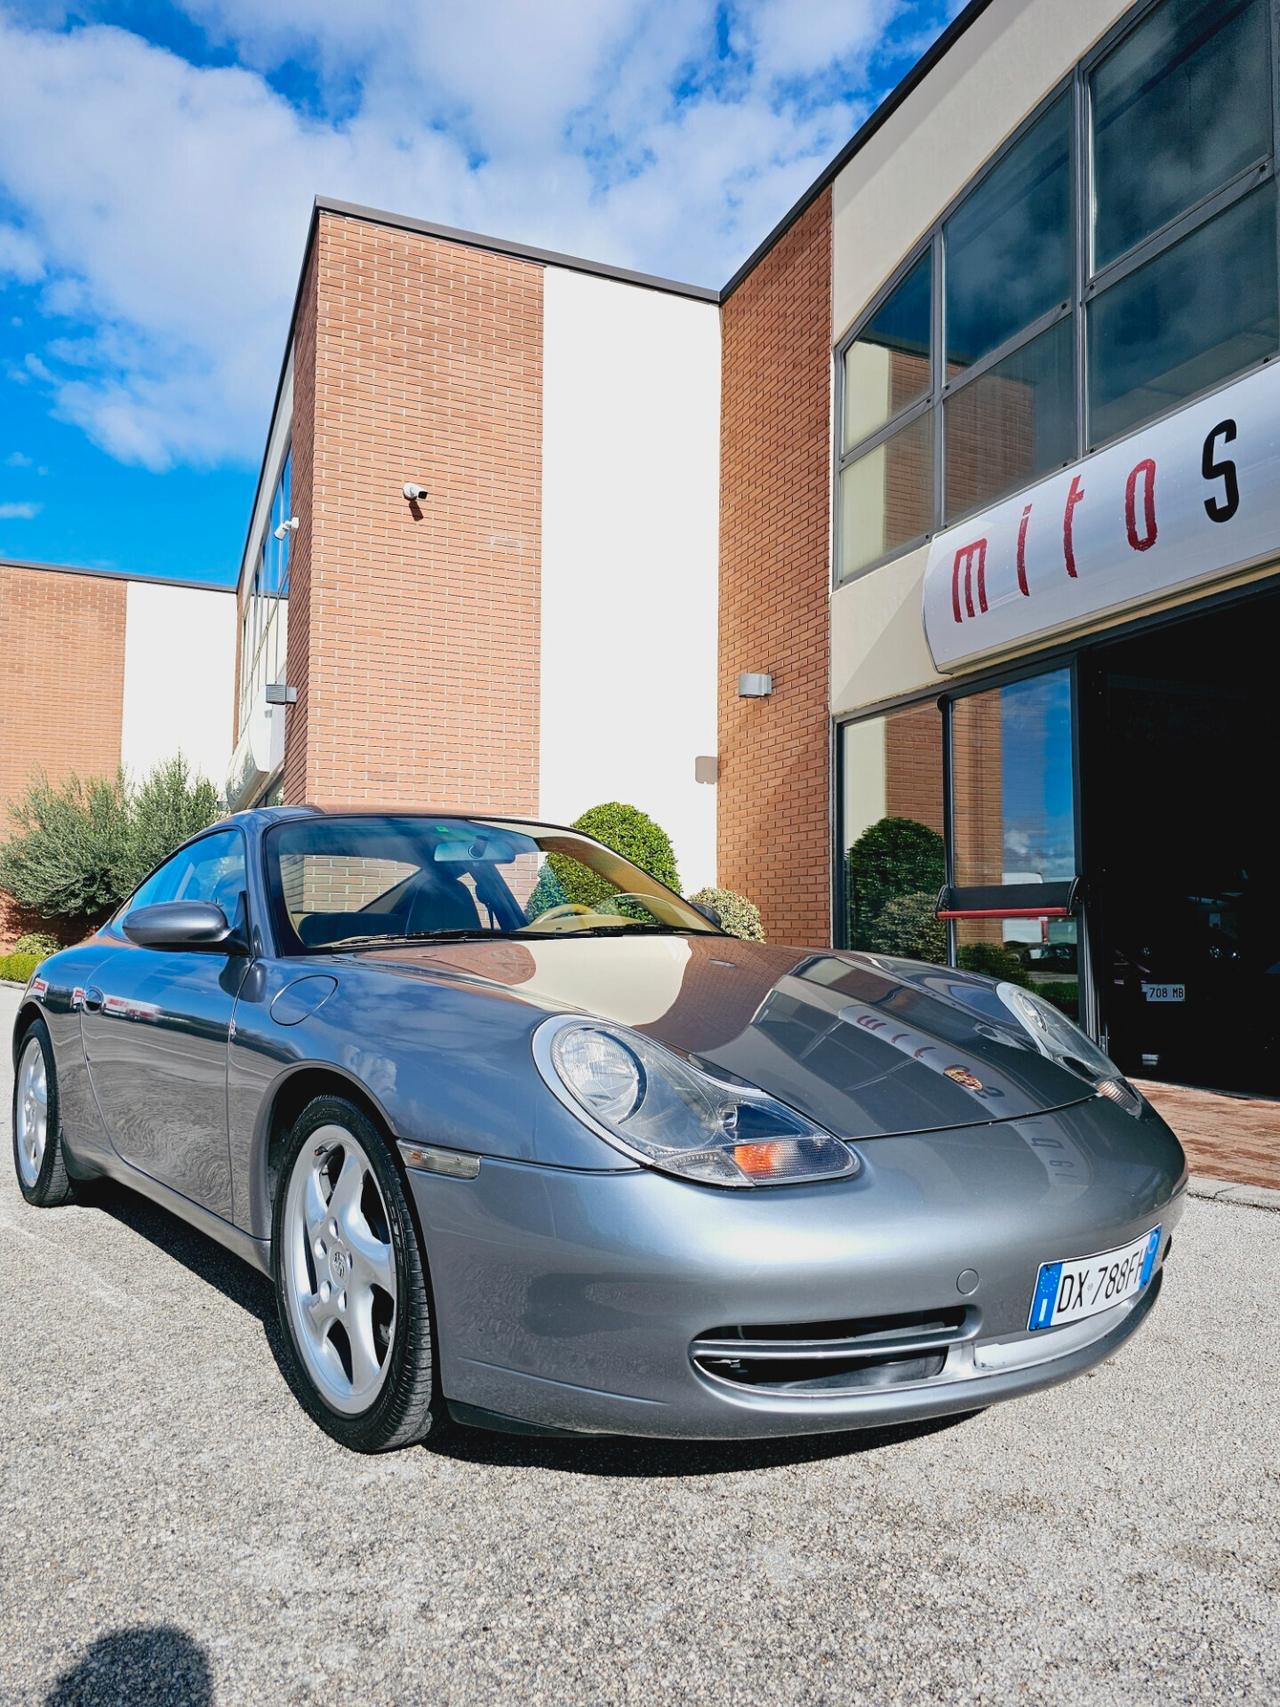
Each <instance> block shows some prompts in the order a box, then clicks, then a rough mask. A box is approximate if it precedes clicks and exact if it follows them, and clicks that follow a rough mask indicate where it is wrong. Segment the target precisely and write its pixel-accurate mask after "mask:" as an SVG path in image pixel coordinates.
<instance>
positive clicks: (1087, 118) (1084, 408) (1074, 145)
mask: <svg viewBox="0 0 1280 1707" xmlns="http://www.w3.org/2000/svg"><path fill="white" fill-rule="evenodd" d="M1162 4H1164V0H1139V3H1138V4H1137V5H1135V6H1133V7H1131V8H1130V9H1129V10H1128V11H1127V12H1125V14H1124V15H1123V16H1122V17H1120V18H1118V19H1117V20H1116V22H1115V23H1114V24H1113V25H1112V26H1111V28H1110V29H1109V30H1107V31H1106V32H1105V33H1104V34H1103V35H1102V36H1101V37H1100V38H1099V39H1098V41H1096V42H1095V43H1094V45H1093V47H1092V48H1090V50H1089V52H1088V53H1087V54H1085V55H1084V57H1083V58H1081V59H1079V60H1078V61H1077V62H1076V63H1075V65H1074V66H1073V67H1072V68H1071V70H1070V71H1068V72H1067V73H1066V74H1065V75H1064V76H1063V77H1061V78H1059V80H1058V81H1057V82H1056V83H1055V84H1054V85H1053V87H1052V88H1051V89H1049V90H1048V91H1047V92H1046V94H1045V95H1044V97H1043V98H1042V99H1041V100H1040V101H1039V102H1038V103H1037V104H1036V106H1035V107H1034V108H1033V109H1032V110H1031V111H1030V112H1029V113H1028V114H1027V116H1026V117H1025V118H1024V119H1023V120H1022V122H1021V124H1019V125H1018V126H1017V128H1016V129H1015V130H1013V131H1011V132H1010V134H1009V135H1008V136H1007V137H1005V138H1004V140H1003V141H1002V142H1001V144H1000V146H999V147H998V148H997V149H995V150H994V152H993V153H992V154H991V155H990V157H989V158H988V159H987V160H986V161H985V162H984V163H983V165H982V167H981V169H980V170H979V171H978V172H976V173H975V174H974V175H973V177H971V178H970V179H969V180H968V182H967V183H966V184H965V185H964V186H963V188H962V189H961V190H960V191H959V192H958V194H956V195H955V196H953V197H952V199H951V200H950V201H949V202H948V203H947V205H946V206H945V207H944V208H943V209H942V210H941V212H940V213H939V214H938V215H937V216H936V218H935V219H934V220H933V221H932V222H931V224H930V226H929V227H928V229H927V231H925V232H924V233H923V234H922V236H921V237H920V238H919V240H918V241H917V242H916V243H914V244H913V245H912V246H911V248H910V250H909V251H908V253H907V255H906V257H905V258H904V259H903V260H902V261H901V262H900V263H899V264H898V266H896V267H895V268H894V270H893V272H892V273H890V275H889V276H888V278H887V279H886V280H885V282H884V284H883V285H882V286H881V287H880V289H879V290H878V291H877V292H876V293H875V295H874V296H873V297H872V298H871V300H870V301H869V303H868V304H867V306H866V308H864V309H863V311H862V312H861V313H860V314H859V315H858V316H857V317H856V319H855V320H854V321H853V322H852V323H851V324H850V326H849V327H848V329H847V330H846V331H845V332H844V333H843V334H842V335H841V337H840V338H838V339H837V340H836V343H835V346H834V351H833V357H834V364H835V373H834V378H833V396H834V411H833V428H834V431H833V455H832V459H831V460H832V485H831V541H832V544H831V587H832V590H833V591H834V590H835V589H836V588H839V587H844V586H851V585H852V584H853V583H855V582H856V581H860V580H861V579H862V578H863V576H864V575H870V574H873V573H874V572H875V571H876V570H877V569H880V568H883V567H884V565H885V564H887V563H891V562H893V561H895V560H896V559H898V558H900V557H904V556H906V555H907V554H908V553H909V552H912V551H918V550H919V549H920V547H921V546H922V545H926V544H928V542H929V541H930V540H931V539H932V538H933V537H934V536H935V534H938V533H940V532H943V531H944V530H945V529H947V528H950V527H954V526H956V525H958V524H959V523H960V522H962V521H964V520H965V518H966V517H967V516H971V515H975V514H979V513H980V512H981V511H982V510H984V509H987V508H989V507H990V504H992V503H1003V502H1006V501H1007V500H1008V499H1009V498H1012V497H1014V496H1015V495H1016V493H1017V492H1018V491H1020V490H1025V487H1026V486H1028V485H1033V484H1034V483H1035V481H1034V480H1033V481H1028V482H1026V483H1025V485H1024V486H1023V487H1014V488H1012V489H1011V490H1010V491H1009V492H1008V493H1006V494H1004V495H1003V497H1001V498H998V499H991V500H988V501H987V502H984V503H981V504H977V505H974V506H972V507H971V508H970V509H967V510H964V511H959V512H957V513H956V514H955V515H954V516H950V517H948V516H947V515H946V509H945V506H946V463H945V457H946V450H945V443H944V437H945V422H944V416H945V407H944V406H945V404H946V402H947V401H948V399H949V398H951V397H954V396H955V395H956V394H957V393H958V392H959V391H961V390H963V389H964V387H965V386H966V385H969V384H971V383H972V382H973V381H974V380H976V379H979V378H981V377H982V375H983V374H985V373H987V372H988V371H989V370H990V369H991V368H993V367H994V366H996V365H997V363H999V362H1001V361H1004V360H1005V359H1006V358H1007V357H1009V356H1011V355H1014V354H1015V353H1016V352H1017V351H1018V350H1020V349H1022V348H1023V347H1024V346H1025V345H1027V344H1029V343H1031V342H1032V340H1033V339H1034V338H1036V337H1039V336H1040V335H1041V334H1042V333H1044V332H1047V331H1049V330H1050V329H1051V328H1052V327H1053V326H1056V325H1057V324H1058V323H1059V322H1060V321H1062V320H1065V319H1068V318H1070V319H1071V320H1072V328H1071V335H1072V350H1073V369H1074V395H1073V398H1072V402H1073V406H1074V413H1075V434H1074V441H1075V442H1074V445H1073V449H1072V454H1071V455H1070V456H1069V457H1068V458H1067V459H1066V460H1065V461H1064V462H1062V463H1059V464H1058V465H1057V467H1058V468H1069V467H1071V466H1072V465H1073V464H1075V463H1077V462H1079V461H1080V460H1081V459H1082V458H1083V457H1085V456H1088V455H1091V454H1092V453H1093V452H1094V451H1097V450H1102V449H1104V448H1105V447H1106V446H1107V445H1109V444H1114V443H1116V442H1118V441H1119V440H1121V439H1124V438H1127V437H1129V436H1130V434H1131V433H1133V432H1135V431H1138V430H1140V429H1139V428H1133V427H1129V428H1126V429H1125V430H1124V431H1122V432H1120V433H1114V434H1111V435H1110V436H1107V437H1097V438H1094V437H1093V436H1092V434H1091V432H1090V397H1089V353H1088V324H1087V322H1088V315H1089V311H1090V308H1091V306H1092V304H1093V303H1094V302H1095V301H1096V300H1097V298H1098V297H1100V296H1101V295H1103V294H1104V293H1105V292H1106V291H1107V289H1108V288H1109V287H1110V286H1111V285H1113V284H1117V283H1118V282H1119V281H1120V280H1121V279H1123V278H1126V277H1127V276H1128V275H1129V274H1130V273H1133V272H1136V271H1137V270H1138V269H1139V268H1140V267H1143V266H1145V265H1146V264H1147V263H1148V262H1149V261H1153V260H1155V259H1156V258H1157V257H1158V256H1160V255H1163V254H1164V253H1165V252H1166V251H1168V250H1169V249H1172V248H1173V247H1174V245H1175V244H1177V243H1178V242H1180V241H1181V240H1182V238H1184V237H1187V236H1189V235H1190V234H1191V233H1192V232H1193V231H1196V230H1199V229H1200V227H1202V226H1204V225H1207V224H1208V223H1209V222H1210V221H1211V220H1212V219H1214V218H1215V217H1216V216H1217V215H1218V214H1220V213H1224V212H1226V210H1227V209H1228V208H1230V207H1234V206H1235V205H1236V204H1237V203H1238V202H1240V201H1242V200H1243V199H1244V197H1245V196H1247V195H1249V194H1250V193H1251V192H1252V191H1253V190H1255V189H1258V188H1260V187H1261V186H1262V185H1263V184H1266V183H1268V182H1272V181H1275V180H1276V179H1277V176H1278V174H1277V161H1278V159H1280V66H1278V65H1277V50H1278V44H1280V0H1263V4H1264V10H1265V12H1266V15H1267V29H1268V34H1269V46H1270V52H1269V53H1268V56H1267V63H1268V73H1269V76H1270V80H1271V102H1270V108H1271V151H1270V153H1269V154H1268V155H1267V156H1265V157H1264V158H1262V159H1260V160H1256V161H1254V162H1252V163H1250V164H1249V165H1246V166H1244V167H1242V168H1241V169H1240V170H1238V171H1237V172H1236V173H1235V174H1233V176H1232V177H1231V178H1229V179H1228V180H1227V181H1226V182H1225V183H1223V184H1219V185H1218V186H1217V187H1216V188H1215V189H1213V190H1211V191H1208V192H1206V194H1205V195H1203V196H1201V197H1200V198H1199V199H1198V200H1197V201H1195V202H1193V203H1192V204H1191V206H1190V207H1187V208H1184V209H1183V210H1182V212H1181V213H1179V214H1177V215H1176V216H1175V217H1174V218H1173V219H1170V220H1168V221H1166V222H1165V224H1164V225H1162V226H1160V227H1159V228H1158V229H1157V230H1155V231H1153V232H1151V233H1149V234H1148V235H1147V236H1146V237H1144V238H1143V239H1141V241H1140V242H1138V243H1136V244H1134V245H1133V247H1132V248H1130V249H1128V250H1126V251H1125V252H1124V253H1123V254H1121V255H1117V256H1115V257H1114V258H1113V259H1112V260H1111V261H1109V262H1108V263H1107V264H1106V266H1104V267H1102V268H1100V269H1098V270H1097V271H1096V272H1095V271H1094V269H1093V218H1092V200H1093V181H1094V180H1093V158H1092V114H1091V109H1090V79H1091V77H1092V74H1093V72H1094V70H1096V68H1097V66H1098V65H1099V64H1100V63H1101V62H1102V61H1103V60H1104V59H1105V58H1106V57H1107V56H1108V54H1110V53H1111V52H1112V51H1113V50H1114V49H1115V48H1116V47H1118V46H1119V44H1120V43H1121V42H1122V41H1123V40H1124V39H1125V37H1126V36H1128V35H1130V34H1132V32H1133V31H1134V30H1136V29H1137V28H1138V27H1139V26H1140V25H1141V24H1142V23H1143V21H1144V20H1145V19H1146V18H1147V16H1148V15H1149V14H1150V13H1152V12H1154V11H1155V10H1156V9H1157V8H1158V7H1159V6H1161V5H1162ZM1064 96H1065V97H1067V98H1068V100H1069V106H1070V112H1069V116H1068V125H1069V168H1070V191H1069V193H1070V199H1071V205H1070V214H1069V217H1070V221H1071V231H1070V238H1071V245H1072V259H1071V280H1070V283H1071V290H1070V294H1069V295H1068V297H1067V298H1065V299H1064V301H1063V302H1062V303H1060V304H1057V305H1056V306H1054V307H1053V308H1050V309H1047V310H1046V311H1045V312H1044V313H1043V314H1041V315H1040V316H1039V317H1038V318H1037V319H1036V320H1034V321H1031V322H1030V323H1029V324H1028V325H1027V326H1025V327H1023V328H1022V329H1021V330H1020V331H1018V332H1016V333H1014V334H1013V335H1012V336H1011V337H1009V338H1007V339H1006V340H1005V341H1004V343H1003V344H1001V345H999V346H998V347H997V348H996V349H994V350H990V351H988V352H987V354H986V355H984V356H983V357H982V358H981V360H980V361H977V362H974V363H973V364H972V365H971V366H969V367H967V368H966V369H965V370H964V372H963V373H961V374H957V375H956V376H955V377H954V378H953V379H951V380H948V379H947V375H946V346H945V337H946V324H945V312H946V303H945V296H946V274H945V266H946V257H945V253H944V244H943V235H942V234H943V229H944V227H945V226H946V225H947V223H948V222H949V220H950V219H951V218H952V217H953V215H954V214H955V213H956V212H957V211H958V210H959V208H960V207H961V206H962V205H963V204H964V203H965V202H966V201H968V199H969V198H970V197H971V196H972V195H973V194H974V193H975V192H976V191H977V190H978V189H979V188H980V187H981V185H982V184H983V182H984V181H985V180H986V178H987V177H988V176H989V175H990V174H991V172H993V171H994V170H995V168H996V167H997V166H998V165H999V164H1000V163H1001V161H1003V159H1004V158H1005V156H1006V155H1007V154H1009V153H1010V151H1011V150H1012V149H1014V148H1016V147H1017V145H1018V144H1019V143H1020V142H1021V141H1022V139H1023V138H1024V137H1025V136H1026V135H1027V134H1028V132H1029V131H1031V130H1032V129H1033V128H1034V126H1035V125H1036V124H1037V123H1039V121H1040V120H1041V119H1042V118H1043V117H1044V116H1045V114H1046V113H1048V112H1049V110H1050V109H1051V108H1052V107H1053V106H1054V104H1055V103H1056V102H1057V101H1058V100H1060V99H1062V98H1063V97H1064ZM1276 244H1277V256H1278V260H1280V187H1278V189H1277V216H1276ZM925 254H929V255H930V256H931V265H932V276H931V284H932V292H933V297H932V305H933V315H932V325H931V338H930V342H931V348H930V383H929V390H928V392H927V393H926V395H925V396H924V397H922V398H918V399H917V400H916V401H915V402H914V403H912V404H911V405H909V406H908V407H907V408H905V409H903V410H900V411H899V413H898V414H896V415H894V416H893V417H892V418H891V419H890V420H888V421H885V422H884V423H883V424H882V425H881V426H880V427H879V428H878V429H877V430H876V431H875V432H874V433H869V434H867V435H866V436H865V437H864V438H863V439H860V440H859V441H858V442H857V443H856V444H854V445H851V446H848V447H846V446H845V444H844V437H843V434H844V413H845V397H844V385H845V380H844V358H845V352H846V351H847V350H848V349H849V347H850V346H851V345H852V344H854V343H856V342H857V340H858V339H859V338H860V337H861V336H862V335H863V333H864V332H865V331H866V329H867V328H868V326H869V325H870V324H871V322H872V321H873V320H874V319H875V317H876V316H877V315H878V314H879V313H880V311H881V309H882V308H883V307H884V306H885V304H886V302H887V301H888V299H889V298H890V297H891V296H892V295H893V293H894V291H895V290H896V289H897V288H898V286H899V285H900V284H901V283H902V282H903V280H904V279H905V278H906V276H907V274H908V273H909V272H910V271H911V270H912V268H913V267H915V266H916V264H917V263H918V262H919V261H920V260H921V258H922V257H923V256H924V255H925ZM1277 277H1278V278H1280V264H1278V267H1277ZM1278 356H1280V349H1277V350H1275V351H1272V352H1271V354H1269V355H1267V356H1264V357H1262V358H1261V360H1259V361H1256V362H1253V363H1251V364H1250V365H1249V366H1248V367H1245V368H1242V369H1240V370H1239V372H1238V373H1235V374H1233V375H1232V376H1231V378H1230V379H1228V380H1219V381H1217V382H1215V383H1214V384H1213V385H1211V386H1207V387H1205V389H1204V390H1203V391H1200V392H1196V393H1194V394H1193V395H1191V396H1188V397H1182V398H1179V399H1177V400H1176V401H1174V402H1171V403H1170V405H1169V407H1168V408H1167V409H1164V410H1161V411H1160V412H1159V413H1158V414H1156V415H1153V416H1151V417H1150V418H1149V420H1148V421H1147V422H1146V423H1144V425H1150V424H1151V422H1153V421H1158V420H1161V419H1163V418H1164V417H1165V416H1166V415H1170V414H1173V413H1175V412H1176V411H1177V410H1178V409H1183V408H1186V407H1187V405H1188V404H1190V403H1193V402H1195V401H1196V399H1197V398H1198V397H1203V396H1209V395H1212V393H1213V392H1215V391H1219V390H1221V389H1222V387H1223V386H1224V385H1227V384H1233V383H1234V382H1235V381H1236V380H1237V379H1242V378H1244V377H1245V376H1246V375H1247V374H1250V373H1253V372H1255V371H1257V370H1258V369H1259V368H1262V367H1266V366H1269V365H1270V364H1271V363H1272V362H1274V361H1275V360H1276V359H1277V357H1278ZM929 412H932V416H933V439H932V444H933V470H932V485H933V490H932V509H931V513H932V517H933V525H932V526H931V527H930V528H929V529H927V530H926V531H925V532H924V533H921V534H919V535H917V536H916V537H915V538H913V539H910V540H906V541H904V542H903V543H902V544H901V545H895V546H894V547H893V548H892V549H891V550H889V551H885V552H883V553H881V555H880V556H878V557H876V558H874V559H873V560H872V561H870V562H868V563H865V564H862V565H860V566H859V567H858V568H857V569H854V570H852V571H850V572H849V573H848V574H846V573H844V571H843V566H842V562H841V558H842V556H843V548H844V541H843V537H842V529H841V526H840V478H841V475H842V474H843V473H844V471H845V469H846V468H847V467H849V466H850V464H851V463H854V462H856V461H858V460H859V459H860V458H861V457H863V456H865V455H867V454H868V453H869V452H871V451H873V450H876V449H877V448H878V447H879V446H880V445H881V444H882V443H883V442H884V441H885V440H887V439H889V438H892V437H893V435H894V434H895V433H896V432H898V431H899V430H900V429H901V428H903V427H906V426H908V425H909V424H910V423H911V422H912V421H913V420H915V419H917V418H918V417H919V416H921V415H924V414H926V413H929ZM1054 471H1055V470H1053V469H1048V470H1046V471H1045V472H1044V473H1043V474H1040V475H1037V476H1036V477H1035V479H1036V480H1040V479H1045V478H1047V477H1048V475H1049V474H1051V473H1053V472H1054Z"/></svg>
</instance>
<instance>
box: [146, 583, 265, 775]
mask: <svg viewBox="0 0 1280 1707" xmlns="http://www.w3.org/2000/svg"><path fill="white" fill-rule="evenodd" d="M235 625H236V601H235V595H234V593H233V592H232V591H231V589H230V588H228V589H227V591H226V592H220V591H216V590H213V589H206V588H203V587H178V586H170V585H167V584H166V583H165V582H163V581H130V583H129V590H128V594H127V597H126V602H125V632H124V713H123V717H122V722H121V735H120V748H121V759H122V762H123V763H124V766H125V769H126V770H128V771H130V772H132V774H133V775H134V777H135V778H141V777H143V776H145V775H146V773H147V772H148V771H149V770H151V769H152V767H153V766H155V765H156V764H158V763H160V761H161V760H163V759H168V758H171V757H172V756H173V755H174V754H175V753H179V752H180V753H182V754H184V755H185V757H186V758H187V760H188V761H189V762H190V764H191V766H192V768H193V769H194V770H195V771H197V772H199V773H200V774H201V775H203V776H207V777H208V778H209V780H210V782H212V783H213V784H214V785H215V787H217V788H218V789H219V791H221V789H222V787H223V784H224V781H225V779H226V774H227V761H228V760H229V758H230V756H231V711H232V695H233V692H234V681H235V656H236V627H235Z"/></svg>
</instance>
